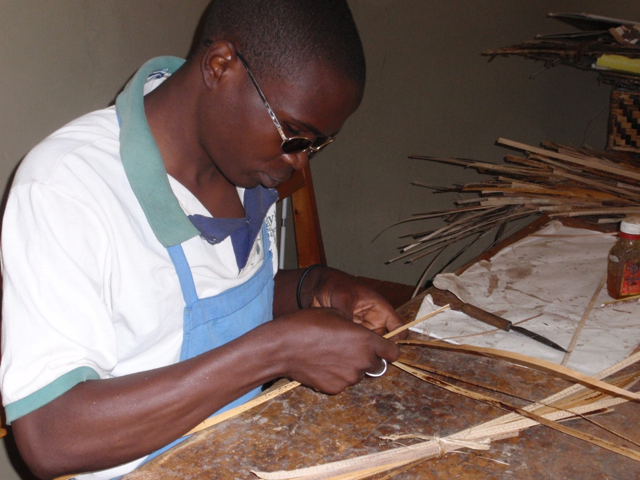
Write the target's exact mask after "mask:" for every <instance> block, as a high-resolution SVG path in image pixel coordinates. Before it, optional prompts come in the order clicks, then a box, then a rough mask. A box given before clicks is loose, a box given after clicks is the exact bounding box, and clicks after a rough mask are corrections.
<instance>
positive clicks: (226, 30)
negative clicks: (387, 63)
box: [202, 0, 366, 87]
mask: <svg viewBox="0 0 640 480" xmlns="http://www.w3.org/2000/svg"><path fill="white" fill-rule="evenodd" d="M202 40H203V41H204V40H212V41H216V40H228V41H232V42H233V43H234V44H235V46H236V48H237V49H238V50H239V51H240V52H242V54H243V55H244V56H245V57H246V58H247V60H248V62H249V63H250V65H251V69H252V71H253V72H254V74H255V75H256V76H257V77H259V78H261V79H262V78H278V79H281V80H287V81H290V80H292V79H295V78H296V76H297V75H298V74H300V72H302V71H303V69H304V67H305V64H307V63H309V62H315V61H319V62H321V63H323V64H325V65H326V66H327V67H328V68H331V69H334V70H336V71H339V72H342V73H343V74H344V75H346V76H347V77H348V78H349V79H350V80H352V81H353V82H355V83H357V84H359V85H360V86H361V87H364V83H365V78H366V67H365V59H364V52H363V49H362V43H361V42H360V36H359V35H358V30H357V28H356V25H355V23H354V21H353V16H352V15H351V11H350V9H349V6H348V5H347V2H346V1H345V0H214V2H213V3H212V4H211V7H210V9H209V13H208V17H207V21H206V24H205V27H204V31H203V35H202Z"/></svg>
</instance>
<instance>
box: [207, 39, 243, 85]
mask: <svg viewBox="0 0 640 480" xmlns="http://www.w3.org/2000/svg"><path fill="white" fill-rule="evenodd" d="M235 59H236V48H235V46H234V45H233V44H232V43H231V42H228V41H226V40H219V41H217V42H214V43H212V44H211V45H210V46H208V47H207V49H206V51H205V54H204V55H203V57H202V61H201V64H200V70H201V72H202V79H203V81H204V84H205V85H206V86H207V88H213V87H214V86H215V85H216V83H218V82H219V81H220V79H221V78H222V76H223V75H224V74H225V72H227V70H229V67H230V66H231V64H232V62H233V60H235Z"/></svg>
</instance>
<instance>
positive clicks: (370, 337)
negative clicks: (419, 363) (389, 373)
mask: <svg viewBox="0 0 640 480" xmlns="http://www.w3.org/2000/svg"><path fill="white" fill-rule="evenodd" d="M345 319H346V318H345V315H344V313H343V312H341V311H340V310H337V309H334V308H311V309H305V310H301V311H299V312H296V313H294V314H291V315H286V316H282V317H279V318H278V319H276V320H274V321H273V322H270V323H271V324H272V325H271V326H272V327H274V328H276V329H277V331H276V332H274V333H275V335H276V338H279V339H280V340H281V342H282V343H281V345H280V348H279V352H281V354H282V356H281V357H280V360H281V361H282V363H283V367H282V369H283V373H284V375H283V376H285V377H288V378H291V379H292V380H296V381H298V382H300V383H302V384H304V385H307V386H309V387H312V388H314V389H316V390H318V391H321V392H324V393H328V394H337V393H340V392H341V391H343V390H344V389H345V388H347V387H348V386H350V385H353V384H355V383H358V382H359V381H360V380H362V378H363V377H364V374H365V372H377V371H380V369H381V368H382V361H381V359H383V358H384V359H385V360H387V362H389V363H391V362H394V361H395V360H397V359H398V357H399V355H400V351H399V349H398V346H397V345H396V344H395V343H394V342H392V341H390V340H387V339H384V338H382V337H380V336H379V335H376V334H375V333H373V332H372V331H371V330H369V329H366V328H363V327H362V326H361V325H358V324H356V323H354V322H349V321H345Z"/></svg>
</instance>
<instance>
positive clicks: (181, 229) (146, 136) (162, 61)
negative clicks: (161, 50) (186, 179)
mask: <svg viewBox="0 0 640 480" xmlns="http://www.w3.org/2000/svg"><path fill="white" fill-rule="evenodd" d="M184 62H185V61H184V60H183V59H181V58H177V57H157V58H153V59H151V60H149V61H148V62H147V63H145V64H144V65H143V66H142V67H141V68H140V70H138V72H137V73H136V74H135V75H134V76H133V78H132V79H131V80H130V81H129V83H127V86H126V87H125V88H124V90H123V91H122V93H121V94H120V95H118V98H117V99H116V111H117V113H118V117H119V120H120V157H121V158H122V164H123V165H124V170H125V172H126V174H127V178H128V179H129V183H130V184H131V188H132V189H133V192H134V193H135V195H136V197H137V199H138V202H140V205H141V206H142V210H144V214H145V216H146V217H147V221H148V222H149V225H151V228H152V229H153V232H154V233H155V235H156V237H157V238H158V240H159V241H160V243H162V245H164V246H165V247H170V246H173V245H177V244H179V243H182V242H184V241H186V240H189V239H190V238H193V237H196V236H198V235H200V232H199V231H198V229H197V228H196V227H195V226H194V225H193V223H191V220H189V218H188V217H187V215H186V214H185V213H184V211H183V210H182V208H181V207H180V204H179V203H178V199H177V198H176V196H175V195H174V193H173V190H171V186H170V185H169V179H168V178H167V171H166V170H165V168H164V163H163V162H162V157H161V156H160V150H158V145H157V144H156V142H155V140H154V138H153V135H152V134H151V130H150V128H149V124H148V123H147V118H146V116H145V113H144V101H143V90H144V86H145V83H146V81H147V78H148V77H149V75H151V74H152V73H154V72H157V71H162V70H164V71H167V72H169V73H174V72H175V71H176V70H178V68H180V67H181V66H182V65H183V64H184Z"/></svg>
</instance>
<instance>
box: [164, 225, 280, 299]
mask: <svg viewBox="0 0 640 480" xmlns="http://www.w3.org/2000/svg"><path fill="white" fill-rule="evenodd" d="M262 246H263V248H264V259H265V260H267V258H268V253H269V248H271V241H270V240H269V231H268V230H267V222H263V223H262ZM167 252H169V257H171V261H172V262H173V265H174V267H175V268H176V272H177V273H178V279H179V280H180V287H181V289H182V296H183V297H184V303H185V304H186V305H191V304H193V303H195V302H196V301H197V300H198V293H197V292H196V285H195V283H194V281H193V275H192V274H191V268H190V267H189V262H187V257H186V256H185V254H184V250H183V249H182V245H181V244H178V245H173V246H171V247H167Z"/></svg>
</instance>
